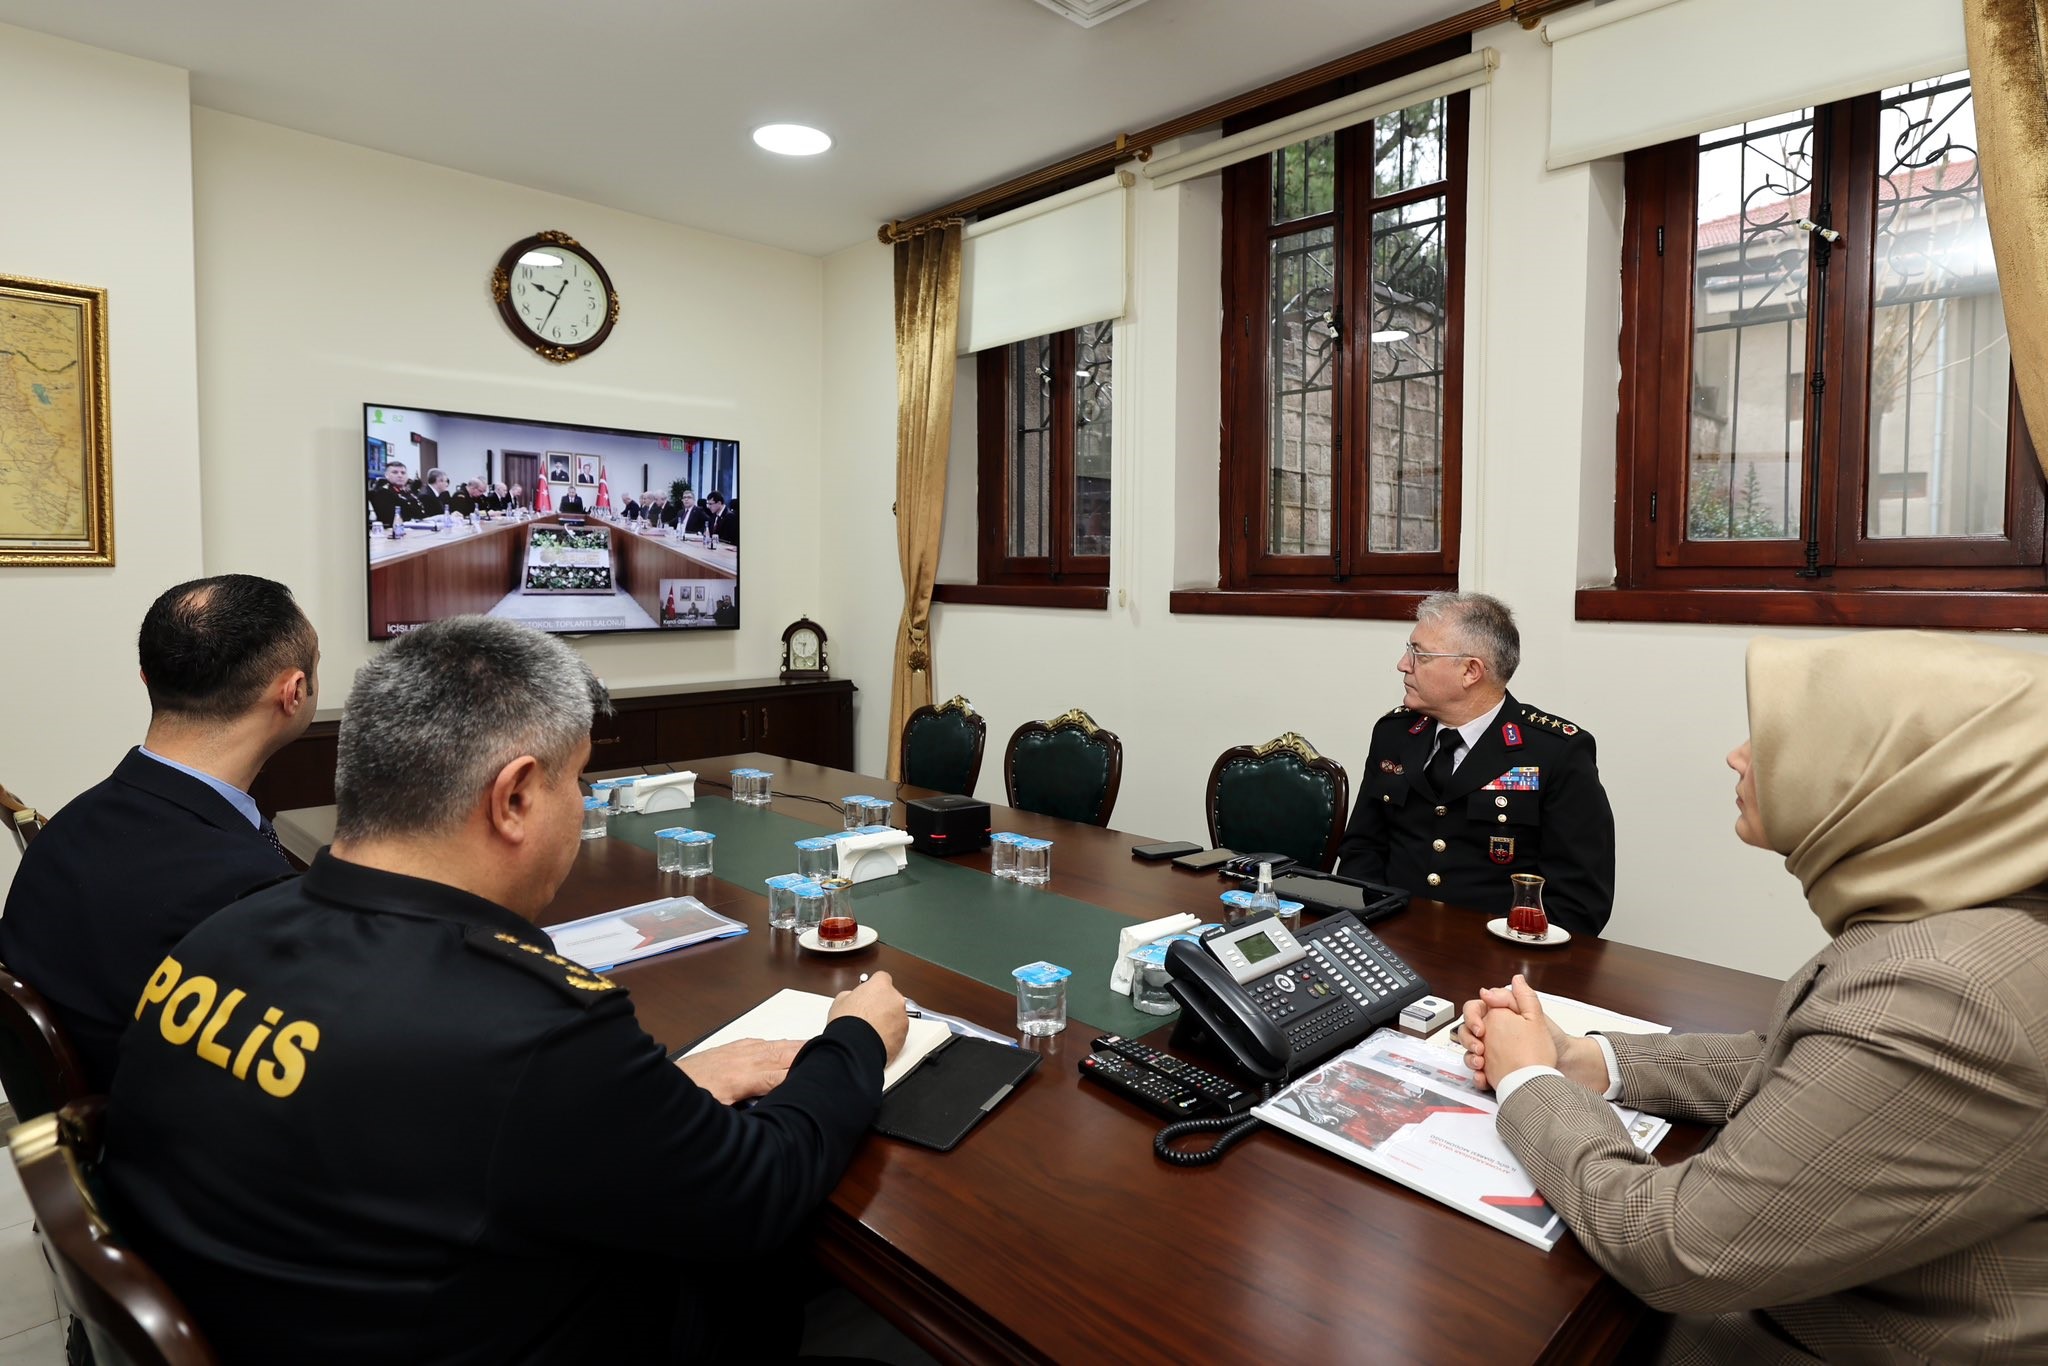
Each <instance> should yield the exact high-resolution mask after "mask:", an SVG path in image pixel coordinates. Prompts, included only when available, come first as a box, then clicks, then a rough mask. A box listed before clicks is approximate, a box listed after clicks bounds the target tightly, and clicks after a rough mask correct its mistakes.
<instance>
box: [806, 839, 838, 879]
mask: <svg viewBox="0 0 2048 1366" xmlns="http://www.w3.org/2000/svg"><path fill="white" fill-rule="evenodd" d="M838 843H839V841H837V840H833V839H826V838H825V837H824V836H822V835H821V836H818V837H816V838H813V839H807V840H798V841H797V842H796V870H797V872H799V873H801V874H803V875H804V876H805V877H809V878H820V877H830V876H832V875H833V874H834V873H836V872H838V871H839V851H838V850H837V849H836V848H834V847H833V846H834V845H836V844H838Z"/></svg>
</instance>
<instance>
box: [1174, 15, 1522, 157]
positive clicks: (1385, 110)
mask: <svg viewBox="0 0 2048 1366" xmlns="http://www.w3.org/2000/svg"><path fill="white" fill-rule="evenodd" d="M1499 65H1500V54H1499V53H1497V52H1495V51H1494V50H1493V49H1492V48H1490V47H1489V48H1481V49H1480V50H1479V51H1477V52H1473V53H1468V54H1467V55H1465V56H1463V57H1456V58H1453V59H1452V60H1450V61H1448V62H1439V63H1437V64H1436V65H1435V66H1432V67H1425V68H1424V69H1423V70H1421V71H1416V72H1412V73H1410V74H1409V75H1406V76H1403V77H1401V78H1400V79H1399V80H1394V81H1387V82H1385V83H1383V84H1380V85H1376V86H1374V87H1372V88H1371V89H1370V90H1360V91H1357V92H1356V93H1354V94H1350V95H1346V96H1344V97H1343V98H1342V99H1335V100H1330V101H1329V102H1327V103H1325V104H1319V105H1316V106H1315V107H1314V108H1313V109H1304V110H1302V111H1301V112H1300V113H1298V114H1289V115H1288V116H1287V117H1286V118H1284V119H1275V120H1273V122H1271V123H1262V124H1260V125H1259V126H1258V127H1256V128H1247V129H1245V130H1244V131H1243V132H1241V133H1233V134H1231V135H1230V136H1229V137H1227V138H1224V139H1223V140H1222V141H1220V142H1211V143H1208V144H1206V145H1205V146H1201V147H1197V148H1195V149H1194V150H1192V151H1187V152H1179V153H1176V154H1175V155H1173V156H1170V157H1161V158H1160V159H1159V160H1157V161H1154V162H1151V163H1150V164H1148V165H1147V166H1146V167H1145V177H1146V179H1148V180H1150V181H1151V182H1152V188H1153V189H1155V190H1163V189H1165V188H1166V187H1167V186H1169V185H1178V184H1179V183H1180V182H1181V181H1183V180H1193V179H1194V178H1195V177H1197V176H1205V175H1215V174H1216V173H1218V172H1219V171H1221V170H1223V169H1224V168H1225V167H1226V166H1235V165H1236V164H1237V163H1238V162H1240V161H1250V160H1251V159H1252V158H1253V157H1261V156H1265V155H1266V154H1267V153H1268V152H1277V151H1279V150H1280V149H1281V148H1282V147H1292V146H1293V145H1294V144H1295V143H1297V142H1304V141H1306V140H1308V139H1309V138H1315V137H1321V136H1323V135H1324V134H1325V133H1334V132H1336V131H1337V130H1338V129H1340V128H1349V127H1351V126H1352V125H1353V124H1356V123H1368V122H1370V121H1371V120H1373V119H1376V118H1378V117H1379V116H1380V115H1382V114H1391V113H1393V112H1394V111H1395V110H1397V109H1407V108H1409V107H1410V106H1412V105H1417V104H1422V103H1424V102H1425V101H1428V100H1433V99H1436V98H1438V97H1440V96H1443V95H1455V94H1457V93H1458V92H1459V91H1460V90H1470V89H1472V88H1473V87H1474V86H1478V85H1484V84H1486V83H1487V82H1488V81H1490V80H1491V79H1493V70H1494V68H1495V67H1497V66H1499Z"/></svg>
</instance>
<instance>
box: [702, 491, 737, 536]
mask: <svg viewBox="0 0 2048 1366" xmlns="http://www.w3.org/2000/svg"><path fill="white" fill-rule="evenodd" d="M704 509H705V512H706V513H707V515H708V517H709V521H710V525H709V526H708V527H707V528H706V531H707V533H708V534H709V535H710V536H711V537H713V538H715V539H717V540H721V541H723V542H725V543H726V544H727V545H738V544H739V543H740V509H739V505H738V504H737V503H735V504H733V505H732V506H731V507H727V506H726V503H725V495H724V494H722V493H720V492H719V491H718V490H717V489H713V490H711V492H709V493H707V494H705V495H704Z"/></svg>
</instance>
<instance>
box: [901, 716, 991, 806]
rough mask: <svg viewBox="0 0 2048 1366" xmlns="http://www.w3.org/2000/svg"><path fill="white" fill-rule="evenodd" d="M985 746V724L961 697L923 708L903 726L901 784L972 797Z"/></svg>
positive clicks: (986, 733) (986, 728) (986, 727)
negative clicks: (902, 782)
mask: <svg viewBox="0 0 2048 1366" xmlns="http://www.w3.org/2000/svg"><path fill="white" fill-rule="evenodd" d="M987 743H988V722H987V721H985V720H983V719H982V718H981V717H980V716H978V715H976V714H975V711H974V708H973V707H970V706H968V705H967V699H966V698H964V697H952V698H949V699H947V700H946V701H944V702H942V703H940V704H939V705H938V706H936V707H933V706H923V707H919V708H918V709H917V710H916V711H914V712H912V713H910V719H909V720H907V721H905V722H904V723H903V752H902V767H901V768H900V769H899V772H901V773H902V774H903V781H904V782H906V783H909V784H910V785H911V786H912V787H928V788H930V789H932V790H933V791H934V792H952V793H957V794H959V795H961V796H967V797H971V796H973V795H974V784H975V782H976V780H978V779H979V778H980V777H981V751H982V747H983V746H984V745H986V744H987Z"/></svg>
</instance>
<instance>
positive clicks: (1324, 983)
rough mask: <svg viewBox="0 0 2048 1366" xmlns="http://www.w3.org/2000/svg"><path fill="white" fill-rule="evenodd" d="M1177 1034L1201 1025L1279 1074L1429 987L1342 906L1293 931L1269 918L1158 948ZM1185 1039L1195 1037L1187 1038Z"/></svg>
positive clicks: (1263, 1073)
mask: <svg viewBox="0 0 2048 1366" xmlns="http://www.w3.org/2000/svg"><path fill="white" fill-rule="evenodd" d="M1166 971H1167V974H1168V976H1169V977H1170V978H1171V979H1172V980H1171V981H1170V982H1168V983H1167V988H1166V989H1167V990H1168V991H1169V992H1171V993H1172V994H1173V996H1174V999H1175V1000H1177V1001H1179V1002H1180V1004H1181V1026H1180V1031H1179V1032H1176V1035H1175V1041H1176V1042H1180V1041H1182V1032H1187V1033H1189V1034H1190V1035H1192V1034H1193V1033H1196V1032H1200V1031H1206V1033H1207V1034H1208V1035H1210V1036H1213V1038H1214V1041H1215V1043H1216V1045H1217V1046H1219V1047H1221V1048H1222V1049H1223V1050H1224V1051H1225V1052H1227V1053H1228V1054H1230V1055H1231V1057H1232V1058H1233V1059H1234V1060H1235V1061H1236V1062H1237V1064H1238V1065H1239V1066H1241V1067H1243V1068H1244V1069H1245V1070H1246V1071H1247V1072H1249V1073H1251V1074H1252V1075H1253V1076H1255V1077H1257V1078H1259V1079H1261V1080H1263V1081H1280V1080H1283V1079H1285V1078H1287V1077H1291V1076H1293V1075H1295V1074H1296V1073H1298V1072H1300V1071H1302V1070H1303V1069H1304V1068H1307V1067H1309V1066H1310V1065H1312V1064H1314V1063H1318V1062H1321V1061H1322V1060H1323V1059H1324V1058H1327V1057H1329V1056H1330V1055H1331V1054H1332V1053H1336V1052H1338V1051H1339V1050H1341V1049H1344V1048H1348V1047H1350V1046H1351V1045H1352V1044H1355V1043H1357V1042H1358V1041H1359V1040H1360V1039H1363V1038H1364V1037H1365V1036H1366V1035H1367V1034H1369V1033H1371V1032H1372V1031H1373V1030H1374V1029H1377V1028H1378V1027H1380V1026H1381V1025H1384V1024H1386V1023H1388V1022H1389V1021H1391V1020H1393V1019H1394V1018H1395V1017H1396V1016H1397V1015H1399V1014H1400V1013H1401V1009H1402V1007H1403V1006H1406V1005H1407V1004H1408V1003H1409V1002H1410V1001H1414V1000H1417V999H1419V998H1421V997H1423V996H1426V995H1428V994H1429V986H1428V984H1427V983H1425V982H1424V981H1423V980H1422V979H1421V978H1420V977H1418V976H1416V973H1415V969H1413V968H1411V967H1409V966H1408V965H1407V964H1406V963H1404V962H1402V961H1401V959H1400V957H1399V956H1398V955H1397V954H1395V953H1394V951H1393V950H1392V949H1390V948H1388V947H1387V946H1386V945H1385V944H1383V943H1381V942H1380V939H1379V936H1378V935H1376V934H1374V933H1373V932H1372V931H1371V930H1368V929H1366V928H1365V926H1363V925H1361V924H1359V923H1358V919H1357V917H1355V916H1353V915H1351V914H1350V913H1348V912H1346V913H1344V914H1341V915H1333V916H1329V917H1327V918H1325V919H1324V920H1322V921H1321V922H1319V923H1318V924H1315V925H1311V926H1309V927H1308V928H1306V929H1304V930H1302V931H1301V933H1300V935H1299V936H1296V935H1294V934H1291V933H1289V932H1288V930H1287V927H1286V926H1285V925H1282V924H1281V923H1280V922H1279V921H1277V920H1274V919H1271V918H1270V917H1269V918H1264V919H1259V920H1254V921H1251V922H1250V923H1249V924H1245V925H1240V926H1238V927H1236V928H1234V929H1224V930H1215V931H1211V932H1210V933H1209V934H1207V935H1205V936H1204V937H1203V939H1202V942H1201V944H1200V946H1197V945H1195V944H1192V943H1189V942H1188V941H1186V940H1180V941H1177V942H1175V943H1173V944H1171V945H1169V946H1168V947H1167V951H1166ZM1187 1041H1188V1042H1195V1041H1196V1039H1194V1038H1193V1037H1190V1038H1188V1040H1187Z"/></svg>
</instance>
